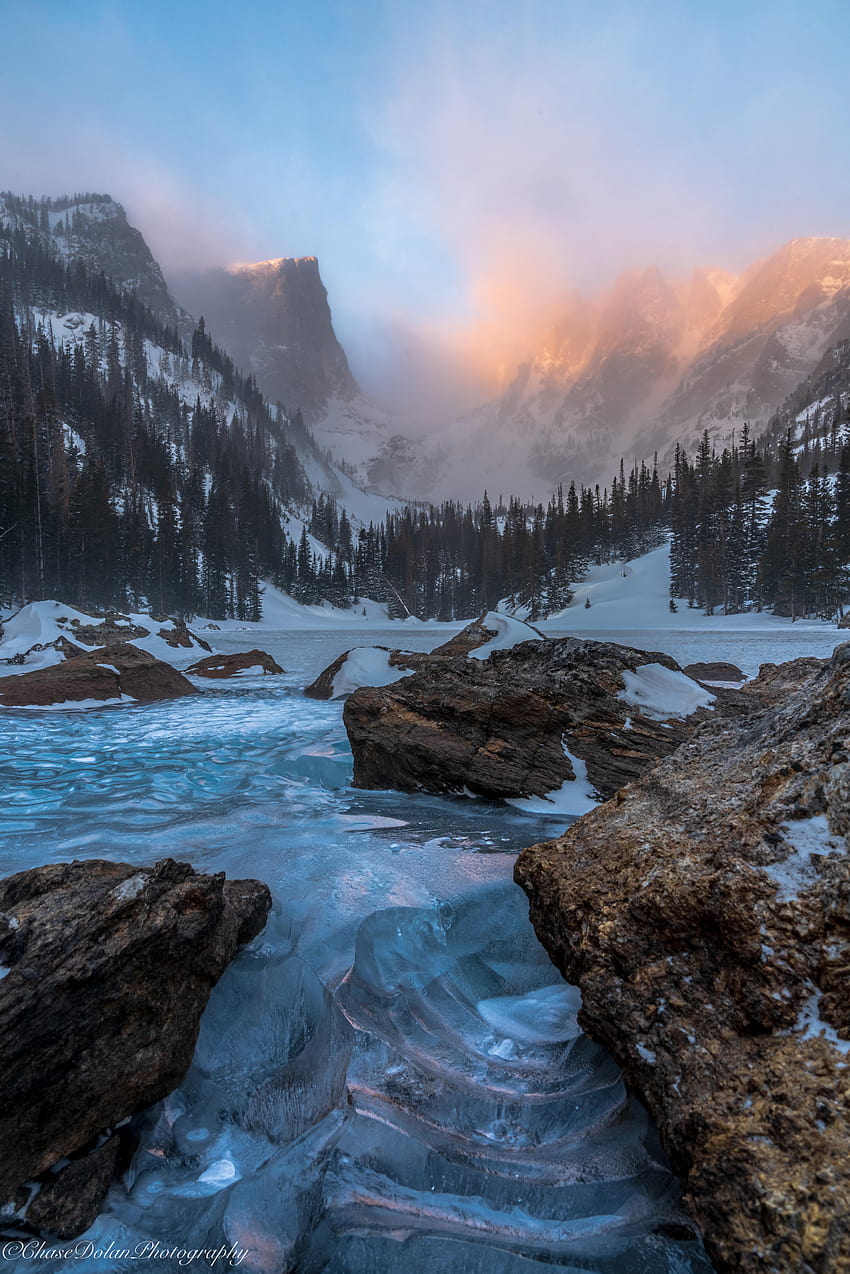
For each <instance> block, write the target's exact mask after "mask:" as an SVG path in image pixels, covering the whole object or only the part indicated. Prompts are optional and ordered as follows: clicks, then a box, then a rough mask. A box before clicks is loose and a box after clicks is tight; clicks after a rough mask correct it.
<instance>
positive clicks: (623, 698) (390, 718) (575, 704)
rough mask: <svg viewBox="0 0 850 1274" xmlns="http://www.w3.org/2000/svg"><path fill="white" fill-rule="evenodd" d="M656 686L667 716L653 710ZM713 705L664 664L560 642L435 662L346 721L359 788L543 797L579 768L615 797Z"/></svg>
mask: <svg viewBox="0 0 850 1274" xmlns="http://www.w3.org/2000/svg"><path fill="white" fill-rule="evenodd" d="M641 669H643V670H644V671H643V672H638V670H641ZM659 670H660V671H659ZM655 683H658V685H657V694H656V699H657V701H658V703H661V702H662V699H663V697H664V695H667V696H668V698H667V699H666V700H665V702H666V703H667V706H668V707H669V709H670V710H669V711H666V710H662V711H661V712H660V713H659V712H658V711H657V710H656V708H654V707H653V706H652V703H651V699H652V693H653V692H652V686H653V684H655ZM630 686H631V689H630ZM647 693H648V694H649V698H648V699H647V698H646V695H647ZM734 693H735V692H726V694H727V695H732V696H734ZM644 699H645V700H646V701H645V702H642V700H644ZM716 703H717V700H716V699H715V696H713V695H712V694H710V693H709V692H708V691H705V690H704V689H702V688H701V687H700V686H698V685H697V684H696V682H694V681H691V680H690V679H689V678H687V677H685V675H684V674H683V673H682V672H681V670H680V669H679V666H678V664H676V662H675V661H674V660H672V659H670V658H669V657H668V656H666V655H661V654H653V653H648V652H646V651H641V650H633V649H631V648H629V647H626V646H616V645H614V644H612V643H610V642H595V641H582V640H579V639H577V638H572V637H564V638H560V639H558V640H552V641H527V642H522V643H520V644H519V645H516V646H514V647H512V648H510V649H506V650H495V651H493V652H492V654H490V656H489V658H487V659H486V660H483V659H482V660H479V659H475V658H472V659H467V658H466V657H465V656H455V657H453V658H452V657H442V658H436V659H433V660H432V662H431V663H430V664H429V665H428V667H427V668H423V669H422V670H421V671H419V672H416V673H414V674H413V675H412V676H409V677H406V678H405V679H404V680H403V681H398V682H396V683H395V684H393V685H388V686H382V687H364V688H362V689H359V690H357V691H356V692H355V693H354V694H353V695H352V696H351V697H350V698H349V699H348V701H347V703H346V705H345V709H344V712H343V720H344V722H345V727H346V730H347V731H348V737H349V739H350V741H351V747H352V751H353V753H354V786H355V787H365V788H387V787H394V788H399V789H400V790H401V791H404V792H417V791H426V792H461V791H464V790H468V791H470V792H473V793H475V794H476V795H479V796H485V797H491V798H495V797H523V796H544V795H547V794H549V793H552V792H554V791H556V790H558V789H560V788H561V786H562V785H563V784H564V783H567V782H570V781H572V780H575V779H576V778H577V777H578V778H582V777H583V774H581V775H580V774H578V771H579V770H581V771H586V778H587V780H588V781H589V783H590V784H591V785H592V787H593V788H595V790H596V791H597V792H598V793H599V794H600V795H601V796H603V797H608V796H610V795H612V794H613V793H614V792H615V791H616V790H617V788H619V787H622V785H623V784H624V783H628V782H630V781H631V780H632V779H634V778H636V777H637V776H638V775H640V774H642V773H643V771H644V770H645V769H646V768H647V767H648V766H649V765H651V764H653V763H654V762H655V761H657V760H658V759H659V758H661V757H664V756H667V755H668V754H669V753H670V752H672V751H673V750H674V748H676V747H678V745H679V744H680V743H682V742H683V741H684V740H685V739H687V738H689V737H690V735H691V734H692V733H693V731H694V729H695V728H696V725H697V724H699V722H700V721H702V720H705V719H706V718H707V717H708V716H710V715H711V712H712V711H713V708H714V706H715V705H716ZM700 705H702V706H700Z"/></svg>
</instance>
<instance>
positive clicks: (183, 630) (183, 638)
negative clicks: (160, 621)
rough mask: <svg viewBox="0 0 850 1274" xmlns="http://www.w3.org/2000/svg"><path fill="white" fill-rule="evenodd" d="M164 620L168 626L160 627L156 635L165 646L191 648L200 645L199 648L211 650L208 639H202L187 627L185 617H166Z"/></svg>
mask: <svg viewBox="0 0 850 1274" xmlns="http://www.w3.org/2000/svg"><path fill="white" fill-rule="evenodd" d="M165 622H166V624H168V625H170V627H166V628H160V630H159V632H158V634H157V636H159V637H161V638H162V640H163V641H164V642H165V644H166V645H167V646H172V647H173V648H174V649H175V650H192V649H193V647H195V646H200V648H201V650H210V651H211V650H212V646H211V645H210V643H209V642H208V641H204V639H203V637H199V636H198V634H197V633H193V632H192V631H191V629H189V628H188V627H187V625H186V621H185V619H166V621H165Z"/></svg>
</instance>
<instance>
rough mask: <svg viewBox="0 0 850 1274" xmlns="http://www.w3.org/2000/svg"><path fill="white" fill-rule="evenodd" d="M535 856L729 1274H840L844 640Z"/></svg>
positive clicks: (775, 677) (849, 1224)
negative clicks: (830, 654) (832, 651)
mask: <svg viewBox="0 0 850 1274" xmlns="http://www.w3.org/2000/svg"><path fill="white" fill-rule="evenodd" d="M745 700H746V701H747V702H749V704H750V711H749V713H744V714H742V715H739V716H738V717H737V718H729V719H726V720H718V721H717V722H716V724H715V725H713V726H706V727H704V728H703V729H702V730H701V731H700V732H699V733H698V734H697V735H696V737H695V738H693V739H691V741H690V742H689V743H688V744H687V745H686V746H685V747H683V748H680V749H679V751H678V752H676V753H674V754H673V755H672V756H670V757H668V758H667V759H666V760H664V761H661V762H660V763H659V764H658V765H657V766H656V767H655V768H654V769H652V770H650V771H649V773H647V774H646V775H645V776H644V777H643V778H642V779H640V780H639V781H638V782H636V783H634V784H632V785H630V786H629V787H626V788H624V789H623V790H622V791H621V792H618V793H617V795H616V796H615V798H614V799H613V800H611V801H609V802H608V803H607V804H605V805H603V806H601V807H600V808H599V809H597V810H595V811H593V812H592V813H590V814H588V815H587V816H586V817H584V818H582V819H580V820H579V821H578V822H577V823H575V824H573V825H572V826H571V827H570V828H569V829H568V830H567V832H566V833H565V835H564V836H562V837H561V838H560V839H559V840H556V841H552V842H551V843H549V844H544V845H537V846H534V847H533V848H531V849H528V850H526V851H525V852H524V853H523V854H522V855H521V856H520V858H519V859H518V861H517V866H516V879H517V881H518V882H519V883H520V884H521V885H522V887H523V888H524V889H525V890H526V892H527V893H528V896H529V899H530V902H531V919H532V921H533V923H534V926H535V929H536V931H537V934H538V936H539V938H540V940H541V942H542V943H543V945H544V946H545V947H546V949H547V950H548V952H549V954H550V955H551V957H552V959H553V960H554V962H555V964H556V965H557V966H558V968H559V969H560V970H561V971H562V973H563V974H564V976H565V977H566V978H567V979H568V980H569V981H570V982H573V983H576V984H577V985H578V986H579V987H580V988H581V992H582V999H583V1004H584V1007H583V1009H582V1012H581V1014H580V1018H579V1020H580V1022H581V1024H582V1026H583V1027H584V1028H585V1030H586V1031H587V1032H588V1033H589V1034H590V1035H591V1036H593V1038H594V1039H596V1040H599V1041H602V1042H604V1043H605V1044H607V1045H608V1047H609V1048H610V1049H611V1050H612V1051H613V1052H614V1054H615V1056H616V1057H617V1059H618V1061H619V1062H620V1064H621V1065H622V1067H623V1069H624V1071H625V1075H626V1078H627V1079H628V1081H629V1082H630V1083H631V1084H632V1085H634V1087H635V1088H637V1089H638V1091H639V1092H640V1093H641V1094H642V1096H643V1097H644V1099H645V1100H646V1102H647V1104H648V1106H649V1107H650V1109H651V1111H652V1113H653V1115H654V1116H655V1118H656V1120H657V1121H658V1124H659V1127H660V1129H661V1133H662V1136H663V1138H664V1141H665V1143H666V1146H667V1148H668V1150H669V1152H670V1155H671V1157H672V1160H673V1163H674V1165H675V1167H676V1168H677V1169H678V1170H679V1171H680V1172H681V1173H683V1174H684V1175H685V1176H686V1183H687V1189H688V1191H689V1199H690V1205H691V1208H692V1210H693V1214H694V1216H695V1218H696V1219H697V1221H698V1222H699V1224H700V1225H701V1227H702V1229H703V1233H704V1236H705V1240H706V1245H707V1247H708V1248H709V1251H710V1253H711V1255H712V1257H713V1259H714V1261H715V1263H716V1267H717V1269H718V1271H720V1272H723V1274H732V1272H733V1271H734V1272H735V1274H750V1272H753V1274H754V1272H755V1271H758V1272H759V1274H768V1271H770V1272H771V1274H802V1272H803V1271H811V1272H814V1271H817V1272H818V1274H827V1272H828V1274H846V1271H850V1154H848V1149H850V1079H849V1078H848V1076H850V978H848V970H850V858H849V857H848V848H850V846H848V833H850V644H848V645H844V646H841V647H839V648H838V649H837V650H836V652H835V654H834V656H833V657H832V659H830V660H827V661H820V660H811V659H801V660H795V661H794V662H793V663H791V664H787V665H781V666H779V667H776V666H770V665H769V666H767V667H765V668H764V669H763V670H762V673H761V674H760V675H759V677H758V678H757V679H756V680H755V681H754V682H753V683H752V688H751V689H749V690H748V691H747V694H746V696H745Z"/></svg>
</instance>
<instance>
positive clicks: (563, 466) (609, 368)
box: [425, 239, 850, 494]
mask: <svg viewBox="0 0 850 1274" xmlns="http://www.w3.org/2000/svg"><path fill="white" fill-rule="evenodd" d="M847 335H850V242H848V241H847V240H844V239H798V240H794V241H793V242H791V243H789V244H786V245H785V246H783V247H782V248H780V249H779V250H778V251H777V252H776V253H774V254H773V255H772V256H770V257H768V258H767V259H765V260H764V261H760V262H757V263H756V264H755V265H753V266H752V267H750V269H748V270H747V271H746V272H745V273H743V274H742V275H740V276H739V277H735V276H732V275H729V274H727V273H724V272H721V271H717V270H711V269H698V270H695V271H694V272H693V274H692V275H691V277H690V278H689V279H688V280H687V281H686V282H684V283H676V282H670V281H668V280H666V279H665V278H664V276H663V275H662V274H661V272H660V271H659V270H657V269H647V270H643V271H633V272H629V273H627V274H624V275H622V276H621V277H620V278H619V279H618V280H617V282H616V283H615V285H614V287H613V288H612V289H611V290H610V292H609V293H608V294H607V296H603V297H601V298H594V299H591V300H588V301H585V300H581V299H573V300H571V301H570V302H569V304H568V305H567V306H565V312H564V317H563V320H562V321H561V323H559V324H558V326H557V327H556V328H555V330H553V332H552V334H551V338H550V340H549V341H548V342H547V343H546V344H545V345H544V346H543V347H542V348H540V349H539V350H537V351H536V352H535V354H534V356H533V357H532V358H530V359H529V360H528V361H527V362H525V363H524V364H523V365H522V366H521V367H520V368H519V370H518V372H517V375H516V377H515V378H514V380H513V382H512V384H511V385H510V386H509V387H508V388H507V390H506V391H505V392H504V393H503V394H502V395H501V396H500V397H499V398H497V399H496V400H495V401H493V402H491V403H488V404H486V405H484V406H482V407H481V408H479V409H478V410H477V411H476V412H473V413H470V414H469V415H468V416H467V417H465V418H464V419H463V420H462V421H460V422H456V423H453V424H452V426H450V427H448V428H444V429H442V430H438V431H437V432H436V434H435V436H434V437H433V438H432V439H428V440H426V443H425V445H426V446H428V445H430V446H431V447H432V448H433V449H434V450H435V451H437V452H439V453H440V454H441V455H442V456H443V457H444V463H443V465H442V467H441V470H440V475H439V477H438V479H437V481H438V483H439V482H442V483H443V484H444V485H445V486H446V487H447V488H448V489H449V490H450V492H451V493H452V494H457V493H458V492H459V490H460V487H461V486H462V485H465V486H466V487H467V488H469V486H470V485H472V484H474V483H475V482H477V484H478V487H479V488H480V487H481V486H482V485H486V486H487V487H488V488H489V489H490V490H501V489H503V488H510V489H513V490H519V491H529V492H535V491H546V490H550V489H551V487H552V486H553V485H557V483H558V482H561V481H563V482H569V481H570V480H572V479H576V480H579V479H581V480H582V481H586V482H605V480H606V478H607V476H608V475H609V473H610V471H611V469H612V466H613V465H615V464H616V463H617V461H618V460H619V457H620V456H624V457H625V458H626V461H627V463H628V462H630V461H632V460H637V461H640V460H642V459H649V458H651V457H652V455H653V453H654V452H658V454H659V457H660V459H661V460H662V461H663V462H664V463H665V464H667V463H669V461H670V460H671V458H672V450H673V448H674V446H675V444H676V442H677V441H678V442H682V443H683V444H684V445H686V446H691V447H693V445H694V444H695V443H696V441H697V440H698V439H699V438H700V437H701V435H702V433H703V431H705V430H707V431H708V433H709V436H710V437H711V438H712V439H714V440H717V442H718V443H720V444H723V443H727V442H729V441H730V440H731V438H732V435H733V433H737V434H740V430H741V428H742V426H743V425H744V423H749V425H750V428H751V432H752V433H753V434H758V433H760V432H762V431H763V430H764V429H766V428H767V426H768V423H769V421H770V419H771V417H772V416H773V415H774V413H775V412H776V410H777V409H778V408H779V406H780V405H781V404H782V403H783V401H784V400H785V398H786V397H787V395H788V394H789V393H790V392H791V391H792V390H793V389H794V387H795V386H796V385H797V384H798V383H799V382H800V381H801V380H802V379H803V378H804V377H806V376H807V375H809V373H810V372H811V371H812V370H813V368H814V367H815V365H816V364H817V362H818V361H819V359H820V358H821V357H822V356H823V354H824V352H825V351H826V350H827V349H828V348H829V347H830V346H831V345H833V344H835V342H837V341H839V340H841V339H843V338H844V337H845V336H847ZM473 489H474V488H473Z"/></svg>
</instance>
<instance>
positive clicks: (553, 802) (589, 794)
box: [506, 744, 601, 818]
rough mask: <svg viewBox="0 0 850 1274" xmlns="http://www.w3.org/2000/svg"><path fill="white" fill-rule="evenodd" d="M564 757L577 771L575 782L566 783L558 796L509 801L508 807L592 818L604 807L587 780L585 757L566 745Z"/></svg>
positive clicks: (510, 799)
mask: <svg viewBox="0 0 850 1274" xmlns="http://www.w3.org/2000/svg"><path fill="white" fill-rule="evenodd" d="M563 746H564V756H565V757H566V758H567V760H568V761H569V762H570V765H572V767H573V770H574V771H575V778H574V779H565V780H564V782H563V783H562V784H561V786H560V787H559V788H557V789H556V790H555V791H554V792H547V793H546V795H545V796H513V797H507V798H506V801H507V804H508V805H513V806H514V808H515V809H518V810H522V811H523V812H524V813H526V814H566V815H567V816H568V817H573V818H580V817H581V815H582V814H589V813H590V811H591V810H595V809H596V807H597V805H600V804H601V798H600V797H599V795H598V794H597V792H596V790H595V788H594V786H593V784H592V783H591V782H590V779H589V778H588V777H587V765H586V763H585V762H584V761H582V759H581V757H579V756H574V755H573V753H572V752H570V750H569V748H568V747H567V745H566V744H564V745H563Z"/></svg>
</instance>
